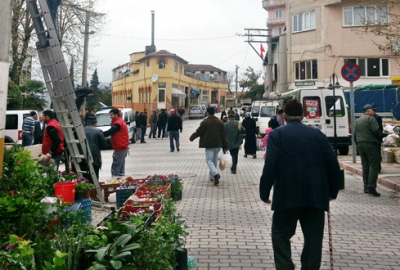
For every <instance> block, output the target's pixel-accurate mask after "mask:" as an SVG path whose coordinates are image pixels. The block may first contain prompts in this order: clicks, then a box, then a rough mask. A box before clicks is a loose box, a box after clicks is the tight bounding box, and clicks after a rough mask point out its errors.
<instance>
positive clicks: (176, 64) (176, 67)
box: [174, 62, 179, 72]
mask: <svg viewBox="0 0 400 270" xmlns="http://www.w3.org/2000/svg"><path fill="white" fill-rule="evenodd" d="M178 67H179V65H178V62H175V63H174V70H175V71H176V72H178Z"/></svg>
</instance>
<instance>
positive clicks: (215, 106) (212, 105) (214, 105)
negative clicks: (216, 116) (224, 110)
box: [210, 104, 219, 113]
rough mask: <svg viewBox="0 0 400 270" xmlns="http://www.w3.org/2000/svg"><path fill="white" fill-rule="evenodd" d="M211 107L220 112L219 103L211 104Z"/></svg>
mask: <svg viewBox="0 0 400 270" xmlns="http://www.w3.org/2000/svg"><path fill="white" fill-rule="evenodd" d="M210 107H212V108H214V110H215V112H216V113H217V112H219V107H218V104H210Z"/></svg>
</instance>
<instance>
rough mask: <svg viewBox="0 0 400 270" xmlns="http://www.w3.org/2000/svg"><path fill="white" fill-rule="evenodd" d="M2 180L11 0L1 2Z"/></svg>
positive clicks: (0, 157)
mask: <svg viewBox="0 0 400 270" xmlns="http://www.w3.org/2000/svg"><path fill="white" fill-rule="evenodd" d="M0 18H2V20H1V21H2V22H1V23H0V25H1V27H0V37H1V39H0V179H1V175H2V174H3V155H4V130H5V126H6V121H5V119H6V111H7V93H8V75H9V68H10V62H9V61H10V44H11V42H10V37H11V0H3V1H0Z"/></svg>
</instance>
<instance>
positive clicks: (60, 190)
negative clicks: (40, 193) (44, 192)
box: [54, 182, 76, 204]
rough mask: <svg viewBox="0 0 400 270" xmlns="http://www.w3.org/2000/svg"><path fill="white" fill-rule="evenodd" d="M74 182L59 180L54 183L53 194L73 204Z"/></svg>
mask: <svg viewBox="0 0 400 270" xmlns="http://www.w3.org/2000/svg"><path fill="white" fill-rule="evenodd" d="M75 186H76V183H75V182H61V183H55V184H54V189H55V195H56V197H61V200H62V201H63V202H64V203H66V202H70V203H72V204H74V202H75Z"/></svg>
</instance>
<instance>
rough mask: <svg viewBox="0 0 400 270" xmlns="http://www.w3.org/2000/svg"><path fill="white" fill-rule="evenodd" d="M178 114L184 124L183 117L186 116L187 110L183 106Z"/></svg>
mask: <svg viewBox="0 0 400 270" xmlns="http://www.w3.org/2000/svg"><path fill="white" fill-rule="evenodd" d="M178 114H179V116H180V117H181V119H182V122H183V116H184V114H185V109H184V108H183V106H181V107H180V108H179V110H178Z"/></svg>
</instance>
